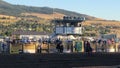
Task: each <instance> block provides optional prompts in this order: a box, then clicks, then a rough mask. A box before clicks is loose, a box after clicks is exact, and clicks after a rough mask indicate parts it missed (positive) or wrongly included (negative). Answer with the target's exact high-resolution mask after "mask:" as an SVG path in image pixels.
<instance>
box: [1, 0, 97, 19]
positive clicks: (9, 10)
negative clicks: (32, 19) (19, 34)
mask: <svg viewBox="0 0 120 68" xmlns="http://www.w3.org/2000/svg"><path fill="white" fill-rule="evenodd" d="M53 9H54V12H56V13H59V14H64V15H68V16H79V17H85V18H86V19H87V20H96V19H97V18H95V17H92V16H89V15H85V14H80V13H77V12H72V11H67V10H63V9H58V8H49V7H33V6H23V5H12V4H9V3H7V2H5V1H3V0H0V14H4V15H12V16H20V15H21V13H40V14H52V13H53Z"/></svg>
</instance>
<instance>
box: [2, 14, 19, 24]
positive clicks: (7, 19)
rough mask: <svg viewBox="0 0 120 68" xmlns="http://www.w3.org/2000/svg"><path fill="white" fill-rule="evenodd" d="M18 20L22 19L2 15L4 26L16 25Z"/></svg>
mask: <svg viewBox="0 0 120 68" xmlns="http://www.w3.org/2000/svg"><path fill="white" fill-rule="evenodd" d="M18 20H20V18H17V17H14V16H9V15H2V14H0V23H2V24H10V23H15V22H17V21H18Z"/></svg>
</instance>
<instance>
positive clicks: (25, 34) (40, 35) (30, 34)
mask: <svg viewBox="0 0 120 68" xmlns="http://www.w3.org/2000/svg"><path fill="white" fill-rule="evenodd" d="M49 37H50V33H47V32H36V31H23V30H17V31H14V32H12V39H16V38H18V39H35V40H39V39H42V40H45V39H48V38H49Z"/></svg>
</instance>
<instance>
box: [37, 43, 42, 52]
mask: <svg viewBox="0 0 120 68" xmlns="http://www.w3.org/2000/svg"><path fill="white" fill-rule="evenodd" d="M41 50H42V47H41V45H40V44H39V45H38V47H37V53H41Z"/></svg>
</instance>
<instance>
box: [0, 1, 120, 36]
mask: <svg viewBox="0 0 120 68" xmlns="http://www.w3.org/2000/svg"><path fill="white" fill-rule="evenodd" d="M53 9H54V10H53ZM53 11H54V12H53ZM65 15H67V16H77V17H85V18H86V20H85V21H84V22H83V26H84V27H85V28H86V30H85V31H86V34H85V35H87V36H88V35H89V34H87V33H92V35H94V36H95V35H98V34H99V33H102V34H108V33H116V34H119V33H120V26H119V25H120V22H118V21H114V20H113V21H110V20H105V19H102V18H97V17H93V16H89V15H86V14H80V13H77V12H73V11H68V10H64V9H58V8H49V7H33V6H24V5H13V4H9V3H7V2H5V1H3V0H0V35H10V33H11V32H12V31H14V30H34V31H46V32H52V31H53V25H52V24H51V20H52V19H54V18H62V17H63V16H65ZM93 33H94V34H93ZM119 37H120V36H119Z"/></svg>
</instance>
